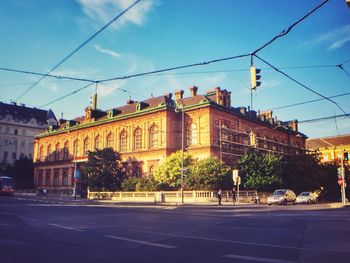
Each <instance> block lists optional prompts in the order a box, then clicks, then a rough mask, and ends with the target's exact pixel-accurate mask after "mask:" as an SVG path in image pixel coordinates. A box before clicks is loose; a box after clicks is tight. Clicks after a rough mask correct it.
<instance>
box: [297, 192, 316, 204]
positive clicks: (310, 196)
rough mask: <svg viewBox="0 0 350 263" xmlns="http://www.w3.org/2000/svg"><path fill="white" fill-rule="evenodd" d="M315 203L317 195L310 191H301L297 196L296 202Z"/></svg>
mask: <svg viewBox="0 0 350 263" xmlns="http://www.w3.org/2000/svg"><path fill="white" fill-rule="evenodd" d="M311 203H315V204H316V203H317V195H316V194H314V193H312V192H302V193H300V194H299V195H298V196H297V204H311Z"/></svg>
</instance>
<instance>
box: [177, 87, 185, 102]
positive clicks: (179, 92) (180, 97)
mask: <svg viewBox="0 0 350 263" xmlns="http://www.w3.org/2000/svg"><path fill="white" fill-rule="evenodd" d="M183 96H184V91H183V90H182V89H181V90H177V91H175V99H177V100H178V99H182V98H183Z"/></svg>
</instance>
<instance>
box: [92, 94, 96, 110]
mask: <svg viewBox="0 0 350 263" xmlns="http://www.w3.org/2000/svg"><path fill="white" fill-rule="evenodd" d="M91 108H92V110H96V109H97V93H95V94H92V96H91Z"/></svg>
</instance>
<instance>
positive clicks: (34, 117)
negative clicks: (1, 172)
mask: <svg viewBox="0 0 350 263" xmlns="http://www.w3.org/2000/svg"><path fill="white" fill-rule="evenodd" d="M55 124H57V120H56V117H55V115H54V114H53V112H52V111H51V110H48V111H46V110H41V109H36V108H29V107H26V106H25V105H24V104H20V105H17V104H16V103H11V104H7V103H3V102H0V161H2V162H4V163H7V164H13V163H14V162H15V161H16V160H18V159H19V158H21V157H27V158H29V159H32V158H33V148H34V147H33V144H34V136H35V135H36V134H38V133H42V132H43V131H45V129H47V128H48V127H49V125H55Z"/></svg>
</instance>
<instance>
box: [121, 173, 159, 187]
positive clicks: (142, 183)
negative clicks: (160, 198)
mask: <svg viewBox="0 0 350 263" xmlns="http://www.w3.org/2000/svg"><path fill="white" fill-rule="evenodd" d="M121 188H122V190H123V191H159V190H163V189H162V185H161V184H159V183H158V182H157V181H156V180H155V179H154V176H153V175H149V176H147V177H128V178H125V179H124V180H123V182H122V185H121Z"/></svg>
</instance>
